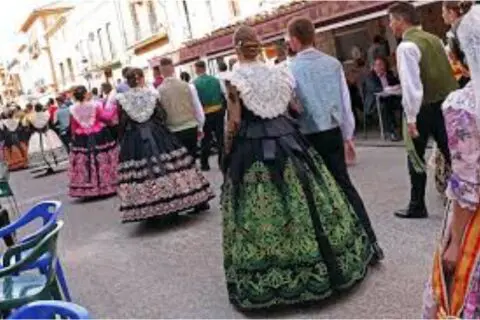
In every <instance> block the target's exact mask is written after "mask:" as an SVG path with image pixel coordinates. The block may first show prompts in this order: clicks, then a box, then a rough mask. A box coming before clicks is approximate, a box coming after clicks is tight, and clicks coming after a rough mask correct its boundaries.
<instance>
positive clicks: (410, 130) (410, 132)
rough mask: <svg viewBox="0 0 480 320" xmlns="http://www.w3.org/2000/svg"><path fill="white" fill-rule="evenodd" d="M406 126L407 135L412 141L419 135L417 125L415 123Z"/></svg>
mask: <svg viewBox="0 0 480 320" xmlns="http://www.w3.org/2000/svg"><path fill="white" fill-rule="evenodd" d="M407 126H408V135H409V136H410V137H412V139H415V138H417V137H418V136H419V135H420V134H419V133H418V130H417V124H416V123H415V122H413V123H409V124H408V125H407Z"/></svg>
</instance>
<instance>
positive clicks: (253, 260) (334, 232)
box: [221, 151, 372, 309]
mask: <svg viewBox="0 0 480 320" xmlns="http://www.w3.org/2000/svg"><path fill="white" fill-rule="evenodd" d="M312 155H313V156H314V158H315V162H316V164H317V169H318V170H319V172H320V176H321V177H322V179H321V180H323V181H319V180H317V178H316V175H315V174H313V173H312V172H310V173H309V177H310V178H309V180H310V184H311V187H312V194H313V195H314V202H315V206H316V208H317V214H318V218H319V219H320V222H321V225H322V227H323V230H324V236H325V238H327V239H328V240H327V241H328V242H329V244H330V246H331V248H332V250H333V254H334V257H333V258H334V259H335V261H336V263H337V265H338V269H337V271H336V272H338V276H339V277H338V278H339V279H341V280H340V281H338V282H336V283H334V282H332V278H331V277H330V275H329V272H328V267H327V263H326V260H325V257H324V256H323V254H324V253H323V252H322V251H321V250H320V249H319V242H318V239H317V238H316V235H315V231H314V229H315V226H314V223H313V220H312V217H311V212H310V208H309V206H308V205H307V200H306V193H305V190H304V189H303V187H302V185H301V182H300V179H299V177H298V176H297V173H296V169H295V166H294V164H293V163H292V161H288V162H287V164H286V166H285V169H284V171H283V172H284V184H285V188H286V190H284V192H283V193H281V192H280V191H279V189H278V187H277V186H276V185H275V183H274V182H273V180H272V177H271V175H270V172H269V169H268V168H267V166H266V165H265V164H264V163H262V162H255V163H254V164H253V165H252V166H250V168H249V169H248V170H247V172H246V173H245V175H244V180H243V181H244V182H243V183H242V186H241V187H240V188H241V190H240V195H241V197H240V199H238V201H239V205H238V206H234V204H233V201H234V200H236V199H234V198H235V197H234V194H235V193H234V191H233V185H232V183H231V180H227V181H226V182H225V184H224V186H223V191H222V200H221V201H222V211H223V224H224V231H223V250H224V256H225V260H224V268H225V274H226V279H227V288H228V292H229V296H230V300H231V301H232V302H233V303H235V304H236V305H238V306H239V307H241V308H246V309H250V308H262V307H269V306H273V305H276V304H290V303H296V302H305V301H311V300H318V299H322V298H325V297H326V296H329V295H330V294H332V293H333V292H334V291H335V290H338V289H342V288H346V287H349V286H351V285H352V284H353V283H355V282H356V281H358V280H360V279H362V278H363V277H364V275H365V272H366V267H367V264H368V261H369V260H370V258H371V256H372V248H371V245H370V242H369V240H368V237H367V235H366V233H365V230H364V229H363V227H362V225H361V224H360V222H359V221H358V218H357V217H356V215H355V213H354V212H353V209H352V208H351V206H350V205H349V204H348V202H347V201H346V199H345V196H344V195H343V193H342V192H341V191H340V190H339V188H338V186H337V185H336V183H335V181H334V179H333V177H332V176H331V175H330V173H329V172H328V171H327V170H326V169H325V167H324V166H323V164H322V160H321V158H320V157H319V156H317V155H316V154H315V153H314V152H313V151H312Z"/></svg>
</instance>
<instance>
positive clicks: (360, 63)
mask: <svg viewBox="0 0 480 320" xmlns="http://www.w3.org/2000/svg"><path fill="white" fill-rule="evenodd" d="M345 73H346V78H347V85H348V91H349V92H350V99H351V103H352V110H353V115H354V116H355V126H358V125H359V114H361V113H363V98H362V92H361V91H360V88H361V84H362V82H363V81H364V80H365V77H366V76H367V75H368V73H369V70H368V69H367V68H366V63H365V61H364V60H363V59H355V61H354V63H353V65H352V66H351V67H350V68H347V67H345Z"/></svg>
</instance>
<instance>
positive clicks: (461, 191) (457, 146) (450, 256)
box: [443, 108, 480, 269]
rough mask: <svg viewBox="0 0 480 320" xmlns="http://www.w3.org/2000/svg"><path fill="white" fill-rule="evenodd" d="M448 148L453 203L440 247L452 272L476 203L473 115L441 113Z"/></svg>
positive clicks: (478, 153) (479, 193)
mask: <svg viewBox="0 0 480 320" xmlns="http://www.w3.org/2000/svg"><path fill="white" fill-rule="evenodd" d="M444 117H445V122H446V123H447V135H448V146H449V149H450V152H451V154H452V175H451V177H450V181H449V184H448V188H447V196H448V197H449V198H450V199H451V200H452V201H453V212H452V216H451V222H450V229H449V230H447V233H446V235H445V237H446V238H445V239H444V245H445V246H447V247H446V248H445V252H444V256H443V259H444V262H445V263H446V264H447V268H449V269H453V268H454V267H455V263H456V261H457V258H458V253H459V248H460V246H461V244H462V239H463V237H464V232H465V229H466V227H467V225H468V223H469V221H470V220H471V218H472V216H473V215H474V214H475V213H476V210H477V208H478V205H479V203H480V190H479V186H480V177H479V176H480V174H479V173H480V172H479V170H480V169H479V167H478V164H479V163H480V150H479V148H478V145H479V143H480V132H479V130H478V127H477V124H476V119H475V116H474V115H472V114H471V113H469V112H467V111H465V110H454V109H452V108H448V109H447V110H446V111H445V113H444Z"/></svg>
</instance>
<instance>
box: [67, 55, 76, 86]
mask: <svg viewBox="0 0 480 320" xmlns="http://www.w3.org/2000/svg"><path fill="white" fill-rule="evenodd" d="M67 68H68V73H69V74H70V81H71V82H75V73H74V72H73V63H72V59H71V58H67Z"/></svg>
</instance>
